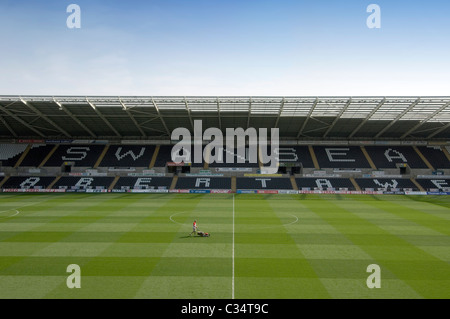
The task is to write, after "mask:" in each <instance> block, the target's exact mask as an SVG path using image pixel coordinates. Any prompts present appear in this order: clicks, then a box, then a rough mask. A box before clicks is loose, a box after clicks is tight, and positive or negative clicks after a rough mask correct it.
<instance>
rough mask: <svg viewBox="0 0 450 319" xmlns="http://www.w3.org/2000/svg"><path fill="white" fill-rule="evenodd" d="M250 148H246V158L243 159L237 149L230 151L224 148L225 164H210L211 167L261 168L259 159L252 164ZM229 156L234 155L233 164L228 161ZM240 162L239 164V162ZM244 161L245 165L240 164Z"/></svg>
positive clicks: (223, 157) (223, 159)
mask: <svg viewBox="0 0 450 319" xmlns="http://www.w3.org/2000/svg"><path fill="white" fill-rule="evenodd" d="M249 152H250V150H249V148H248V147H246V148H245V156H244V157H242V156H241V155H240V154H238V152H237V149H233V150H232V151H231V150H228V149H227V148H222V156H221V158H222V161H223V163H216V162H214V163H210V164H209V167H259V163H258V158H256V161H255V162H253V163H251V162H250V158H249ZM227 154H231V155H233V162H232V163H229V162H228V160H227ZM238 161H239V162H238ZM241 161H243V163H240V162H241Z"/></svg>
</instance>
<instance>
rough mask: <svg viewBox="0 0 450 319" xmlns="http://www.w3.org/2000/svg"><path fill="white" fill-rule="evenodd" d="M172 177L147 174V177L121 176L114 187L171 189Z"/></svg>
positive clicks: (124, 188)
mask: <svg viewBox="0 0 450 319" xmlns="http://www.w3.org/2000/svg"><path fill="white" fill-rule="evenodd" d="M171 182H172V178H171V177H159V176H156V177H154V176H145V177H130V176H125V177H120V178H119V180H118V181H117V183H116V184H115V185H114V189H122V190H128V189H169V187H170V184H171Z"/></svg>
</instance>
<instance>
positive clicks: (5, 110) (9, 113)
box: [0, 105, 46, 137]
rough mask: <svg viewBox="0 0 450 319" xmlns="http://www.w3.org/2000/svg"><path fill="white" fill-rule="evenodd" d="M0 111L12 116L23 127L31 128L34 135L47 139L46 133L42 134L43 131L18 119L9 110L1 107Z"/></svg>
mask: <svg viewBox="0 0 450 319" xmlns="http://www.w3.org/2000/svg"><path fill="white" fill-rule="evenodd" d="M0 110H1V111H3V112H5V113H6V114H7V115H9V116H11V117H12V118H13V119H15V120H16V121H17V122H19V123H21V124H22V125H24V126H26V127H27V128H29V129H30V130H32V131H33V132H34V133H36V134H37V135H39V136H40V137H46V136H45V134H44V133H42V132H41V131H39V130H37V129H36V128H34V127H33V126H31V125H29V124H28V123H27V122H25V121H24V120H22V119H21V118H20V117H18V116H17V115H15V114H14V113H12V112H10V111H9V110H7V109H5V107H3V106H1V105H0Z"/></svg>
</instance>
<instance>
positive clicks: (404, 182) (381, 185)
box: [355, 178, 419, 191]
mask: <svg viewBox="0 0 450 319" xmlns="http://www.w3.org/2000/svg"><path fill="white" fill-rule="evenodd" d="M355 180H356V183H358V185H359V186H360V187H361V189H362V190H368V189H373V190H388V191H389V190H393V189H399V190H404V189H411V190H415V191H418V190H419V189H418V188H417V186H416V185H415V184H414V183H413V182H412V181H411V180H410V179H407V178H356V179H355Z"/></svg>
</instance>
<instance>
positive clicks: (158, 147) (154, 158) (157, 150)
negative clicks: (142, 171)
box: [148, 145, 161, 168]
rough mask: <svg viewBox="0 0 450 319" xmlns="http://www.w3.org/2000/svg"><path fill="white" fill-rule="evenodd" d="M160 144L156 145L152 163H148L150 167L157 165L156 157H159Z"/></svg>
mask: <svg viewBox="0 0 450 319" xmlns="http://www.w3.org/2000/svg"><path fill="white" fill-rule="evenodd" d="M160 147H161V146H160V145H156V147H155V151H154V152H153V156H152V160H151V161H150V164H149V165H148V168H153V167H154V166H155V162H156V158H157V157H158V153H159V149H160Z"/></svg>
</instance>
